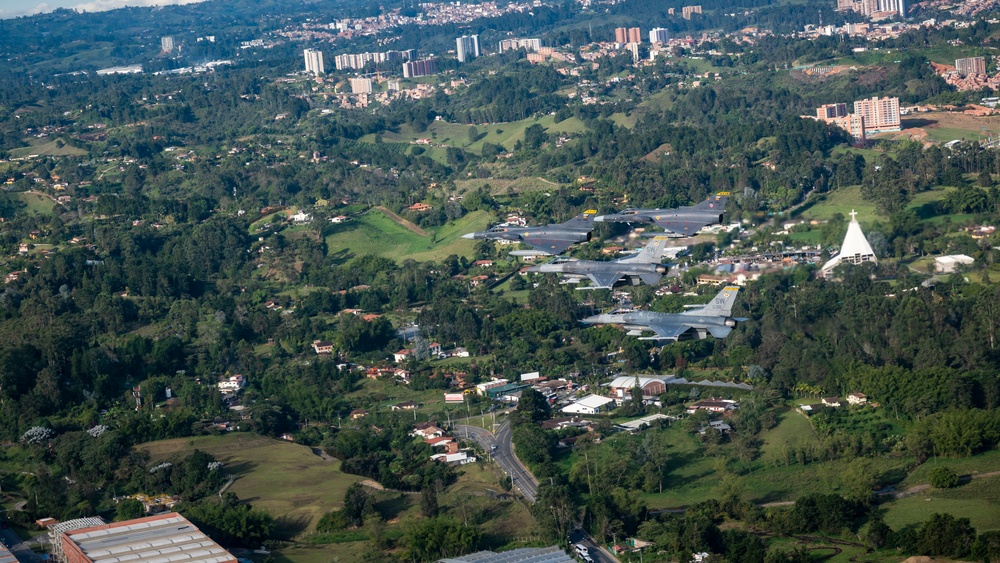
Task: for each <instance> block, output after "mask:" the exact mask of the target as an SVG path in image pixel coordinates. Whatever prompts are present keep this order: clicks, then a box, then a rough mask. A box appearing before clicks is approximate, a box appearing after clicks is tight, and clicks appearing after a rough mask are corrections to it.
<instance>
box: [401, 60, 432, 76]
mask: <svg viewBox="0 0 1000 563" xmlns="http://www.w3.org/2000/svg"><path fill="white" fill-rule="evenodd" d="M431 74H437V62H436V61H435V60H434V57H428V58H426V59H421V60H419V61H409V62H405V63H403V78H416V77H418V76H429V75H431Z"/></svg>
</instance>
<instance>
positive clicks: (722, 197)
mask: <svg viewBox="0 0 1000 563" xmlns="http://www.w3.org/2000/svg"><path fill="white" fill-rule="evenodd" d="M728 199H729V192H719V193H717V194H716V195H714V196H710V197H709V198H708V199H706V200H705V201H703V202H701V203H699V204H698V205H688V206H685V207H678V208H677V209H626V210H624V211H622V212H620V213H613V214H608V215H598V216H597V217H594V221H597V222H607V223H632V224H633V225H635V224H649V225H656V226H658V227H661V228H662V229H663V230H664V231H667V235H668V236H673V237H689V236H691V235H693V234H695V233H697V232H698V231H699V230H700V229H701V228H702V227H706V226H708V225H715V224H716V223H721V222H722V212H723V211H724V210H725V208H726V200H728Z"/></svg>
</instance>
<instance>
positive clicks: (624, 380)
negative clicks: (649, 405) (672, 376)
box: [606, 375, 667, 399]
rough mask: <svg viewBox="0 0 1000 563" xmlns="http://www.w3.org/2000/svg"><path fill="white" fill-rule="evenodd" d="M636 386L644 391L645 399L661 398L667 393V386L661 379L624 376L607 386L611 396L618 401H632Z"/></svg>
mask: <svg viewBox="0 0 1000 563" xmlns="http://www.w3.org/2000/svg"><path fill="white" fill-rule="evenodd" d="M636 385H638V386H639V387H640V388H641V389H642V396H643V397H659V396H660V395H662V394H664V393H666V392H667V384H666V383H664V382H663V379H661V378H659V377H642V376H636V375H623V376H621V377H617V378H615V379H614V380H613V381H612V382H611V383H607V384H606V386H607V387H608V388H609V389H610V391H611V396H612V397H615V398H618V399H631V398H632V389H633V388H634V387H635V386H636Z"/></svg>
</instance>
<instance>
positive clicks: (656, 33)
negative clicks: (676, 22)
mask: <svg viewBox="0 0 1000 563" xmlns="http://www.w3.org/2000/svg"><path fill="white" fill-rule="evenodd" d="M669 40H670V33H669V32H668V31H667V30H666V29H664V28H662V27H654V28H653V29H651V30H649V42H650V43H660V44H661V45H662V44H664V43H666V42H667V41H669Z"/></svg>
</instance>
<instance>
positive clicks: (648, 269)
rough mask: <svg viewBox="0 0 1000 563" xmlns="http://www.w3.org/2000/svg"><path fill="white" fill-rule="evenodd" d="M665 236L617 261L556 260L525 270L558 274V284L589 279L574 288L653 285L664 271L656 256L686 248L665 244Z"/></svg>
mask: <svg viewBox="0 0 1000 563" xmlns="http://www.w3.org/2000/svg"><path fill="white" fill-rule="evenodd" d="M667 240H669V239H668V238H667V237H664V236H659V237H655V238H653V240H652V241H651V242H650V243H649V244H647V245H646V247H645V248H643V249H642V250H641V251H640V252H639V253H638V254H634V255H632V256H629V257H626V258H619V259H618V260H610V261H596V260H574V259H569V260H559V259H557V260H556V261H555V262H551V263H549V264H539V265H538V266H532V267H531V268H528V271H529V272H538V273H543V274H548V273H556V274H562V275H563V276H564V277H565V278H566V279H565V281H563V282H562V283H580V282H581V281H583V280H585V279H590V282H591V285H589V286H585V287H578V288H577V289H611V288H612V287H614V286H615V285H616V284H618V283H620V282H626V283H631V284H632V285H639V284H640V283H642V282H645V283H647V284H649V285H655V284H657V283H659V282H660V278H662V277H663V274H665V273H666V272H667V266H665V265H662V264H660V258H661V257H663V256H664V255H668V256H669V257H670V258H674V257H676V256H677V254H678V253H679V252H681V251H683V250H685V249H686V248H687V247H685V246H671V247H668V246H667Z"/></svg>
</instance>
